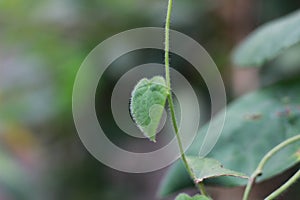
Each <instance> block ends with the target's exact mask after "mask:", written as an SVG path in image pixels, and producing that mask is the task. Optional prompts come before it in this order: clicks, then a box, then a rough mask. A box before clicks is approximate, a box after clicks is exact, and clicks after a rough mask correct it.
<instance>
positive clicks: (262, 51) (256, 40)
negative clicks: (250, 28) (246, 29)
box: [233, 10, 300, 67]
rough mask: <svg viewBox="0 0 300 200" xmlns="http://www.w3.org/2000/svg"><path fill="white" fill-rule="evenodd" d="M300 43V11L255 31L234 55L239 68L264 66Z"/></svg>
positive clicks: (234, 60)
mask: <svg viewBox="0 0 300 200" xmlns="http://www.w3.org/2000/svg"><path fill="white" fill-rule="evenodd" d="M299 41H300V10H298V11H296V12H294V13H292V14H289V15H287V16H285V17H282V18H280V19H277V20H274V21H272V22H269V23H267V24H265V25H263V26H262V27H260V28H258V29H257V30H256V31H254V32H253V33H252V34H250V36H248V37H247V38H246V40H245V41H244V42H242V43H241V44H240V45H239V46H238V47H237V48H236V49H235V50H234V53H233V62H234V63H235V64H236V65H237V66H242V67H251V66H257V67H259V66H262V65H263V64H264V63H265V62H267V61H269V60H271V59H273V58H275V57H276V56H277V55H279V54H280V53H281V52H282V51H283V50H285V49H286V48H288V47H291V46H293V45H295V44H297V43H298V42H299Z"/></svg>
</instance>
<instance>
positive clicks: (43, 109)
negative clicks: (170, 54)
mask: <svg viewBox="0 0 300 200" xmlns="http://www.w3.org/2000/svg"><path fill="white" fill-rule="evenodd" d="M166 5H167V0H152V1H149V0H89V1H84V0H26V1H24V0H0V200H35V199H43V200H53V199H57V200H60V199H61V200H63V199H72V200H83V199H105V200H113V199H122V200H127V199H128V200H140V199H143V200H153V199H158V197H157V195H156V192H157V189H158V187H159V182H160V180H161V179H162V176H163V174H164V172H165V171H166V169H162V170H160V171H157V172H153V173H147V174H126V173H122V172H118V171H115V170H113V169H110V168H108V167H106V166H104V165H102V164H101V163H100V162H98V161H97V160H96V159H94V158H93V157H92V156H91V155H90V154H89V153H88V152H87V150H86V149H85V148H84V146H83V145H82V143H81V141H80V140H79V137H78V135H77V133H76V130H75V127H74V124H73V119H72V109H71V103H72V87H73V82H74V79H75V75H76V72H77V70H78V68H79V66H80V64H81V62H82V61H83V59H84V58H85V56H86V55H87V54H88V53H89V52H90V51H91V50H92V49H93V48H94V47H95V46H96V45H97V44H99V43H100V42H101V41H103V40H105V39H106V38H108V37H110V36H112V35H114V34H117V33H119V32H121V31H125V30H128V29H132V28H138V27H147V26H155V27H163V26H164V21H165V13H166ZM298 8H300V2H299V1H298V0H294V1H293V0H286V1H282V0H243V1H239V0H222V1H221V0H202V1H199V0H185V1H179V0H178V1H176V0H175V2H174V11H173V16H172V24H171V26H172V29H175V30H177V31H180V32H183V33H185V34H187V35H189V36H191V37H192V38H194V39H195V40H197V41H198V42H199V43H200V44H201V45H203V47H204V48H205V49H206V50H207V51H208V52H209V54H210V55H211V57H212V58H213V59H214V61H215V62H216V64H217V66H218V67H219V70H220V72H221V73H222V76H223V79H224V83H225V86H226V90H227V95H228V100H229V101H230V100H232V99H233V98H235V97H237V96H239V95H242V94H243V93H246V92H248V91H250V90H253V89H255V88H257V87H259V85H264V84H268V83H270V82H272V81H273V80H275V79H276V78H278V76H284V75H287V76H288V75H289V73H286V74H282V73H281V72H278V71H276V70H272V73H273V74H272V73H271V74H270V72H269V71H268V66H266V67H265V68H264V70H263V71H262V72H258V71H256V70H253V69H248V70H246V69H243V70H236V69H234V68H233V66H232V65H231V63H230V53H231V51H232V49H233V47H234V46H235V45H236V44H237V43H238V42H239V41H241V40H242V39H243V38H245V36H246V35H247V34H248V33H250V32H251V31H252V30H254V29H255V28H256V27H257V26H259V25H261V24H263V23H265V22H267V21H269V20H272V19H275V18H278V17H280V16H283V15H285V14H287V13H289V12H292V11H294V10H296V9H298ZM298 50H299V47H298ZM298 52H299V51H298ZM293 55H294V57H292V58H291V57H290V58H291V59H288V60H289V61H290V62H291V66H293V62H292V61H293V59H294V60H295V59H297V58H298V57H299V56H297V55H299V53H298V54H295V51H294V54H293ZM298 59H299V58H298ZM148 62H158V63H163V52H160V51H151V50H147V51H142V52H136V53H133V54H131V55H129V57H128V58H122V59H120V60H119V61H117V62H116V63H114V66H112V67H111V69H110V71H108V72H107V73H106V75H105V77H104V78H103V79H101V81H100V83H99V92H98V95H97V110H98V112H99V113H101V115H102V116H107V119H104V121H103V122H102V123H103V124H104V125H105V127H106V128H107V129H109V130H110V131H109V137H110V138H111V139H112V140H114V141H115V142H116V143H120V144H124V145H126V144H129V143H130V141H128V140H130V139H128V137H126V136H123V135H122V132H121V131H120V130H119V129H118V128H117V127H116V125H115V123H114V122H113V119H112V116H111V111H110V110H109V109H108V108H109V107H110V106H109V104H110V101H109V100H108V99H107V98H106V97H110V94H111V92H112V89H113V86H114V84H115V83H116V81H117V80H118V78H119V77H120V76H121V75H122V74H120V72H123V73H124V70H125V71H126V69H129V68H130V66H135V65H137V64H143V63H148ZM176 62H177V64H176V66H180V67H177V68H178V70H179V71H181V72H182V73H183V74H184V75H185V76H186V77H187V78H188V80H190V81H191V83H192V85H193V87H194V88H195V89H196V90H199V91H201V94H203V95H202V97H201V98H202V102H204V105H207V107H209V96H208V94H207V92H206V87H205V84H204V83H203V81H202V79H201V77H197V76H194V75H193V74H194V73H193V71H192V67H185V64H184V63H183V64H182V65H181V64H178V62H179V63H180V62H181V61H180V60H179V59H176V57H175V56H174V58H173V59H172V63H176ZM298 64H299V63H298ZM124 65H126V67H125V68H124ZM122 67H123V68H122ZM119 69H120V71H118V70H119ZM292 69H293V67H291V70H292ZM111 72H113V73H111ZM115 72H117V73H115ZM293 73H294V72H293ZM266 74H267V75H266ZM204 110H205V109H204ZM204 116H205V115H204Z"/></svg>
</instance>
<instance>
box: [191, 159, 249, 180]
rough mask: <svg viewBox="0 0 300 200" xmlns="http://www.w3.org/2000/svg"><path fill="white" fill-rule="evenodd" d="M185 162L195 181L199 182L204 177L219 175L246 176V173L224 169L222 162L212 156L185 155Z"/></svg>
mask: <svg viewBox="0 0 300 200" xmlns="http://www.w3.org/2000/svg"><path fill="white" fill-rule="evenodd" d="M187 162H188V163H189V165H190V168H191V170H192V172H193V174H194V176H195V180H194V181H195V182H196V183H200V182H203V181H204V180H205V179H209V178H216V177H220V176H235V177H239V178H246V179H247V178H248V177H247V175H245V174H243V173H240V172H236V171H232V170H230V169H226V168H224V167H223V166H222V164H221V163H220V162H219V161H217V160H215V159H212V158H201V157H197V156H187Z"/></svg>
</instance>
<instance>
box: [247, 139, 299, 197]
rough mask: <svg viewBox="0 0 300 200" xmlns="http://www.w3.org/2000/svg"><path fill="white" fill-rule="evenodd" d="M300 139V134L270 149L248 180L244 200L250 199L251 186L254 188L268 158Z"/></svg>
mask: <svg viewBox="0 0 300 200" xmlns="http://www.w3.org/2000/svg"><path fill="white" fill-rule="evenodd" d="M299 140H300V135H296V136H294V137H292V138H289V139H287V140H285V141H284V142H282V143H280V144H279V145H277V146H276V147H274V148H273V149H272V150H271V151H269V152H268V153H267V154H266V155H265V156H264V157H263V159H262V160H261V161H260V163H259V164H258V166H257V168H256V170H255V171H254V172H253V174H252V175H251V177H250V179H249V181H248V184H247V186H246V189H245V193H244V196H243V200H248V198H249V195H250V191H251V188H252V186H253V184H254V183H255V181H256V178H257V177H258V176H260V175H261V174H262V170H263V168H264V166H265V165H266V163H267V162H268V160H270V158H271V157H272V156H273V155H275V154H276V153H277V152H278V151H280V150H281V149H283V148H284V147H286V146H288V145H289V144H291V143H294V142H297V141H299Z"/></svg>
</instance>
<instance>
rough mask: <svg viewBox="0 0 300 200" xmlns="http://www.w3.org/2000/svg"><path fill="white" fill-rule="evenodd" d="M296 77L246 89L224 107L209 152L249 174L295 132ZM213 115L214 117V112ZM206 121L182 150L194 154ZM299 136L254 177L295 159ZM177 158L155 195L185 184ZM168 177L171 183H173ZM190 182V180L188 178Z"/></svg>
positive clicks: (299, 126)
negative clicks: (219, 131)
mask: <svg viewBox="0 0 300 200" xmlns="http://www.w3.org/2000/svg"><path fill="white" fill-rule="evenodd" d="M299 94H300V79H299V78H298V80H297V79H295V80H289V81H285V82H280V83H277V84H275V85H272V86H270V87H268V88H264V89H261V90H258V91H255V92H252V93H250V94H248V95H245V96H244V97H241V98H240V99H238V100H236V101H235V102H233V103H232V104H230V105H229V106H228V107H227V115H226V117H227V120H226V122H225V124H224V128H223V131H222V134H221V136H220V138H219V140H218V143H217V144H216V146H215V147H214V149H213V150H212V151H211V152H210V154H209V157H212V158H214V159H217V160H219V161H220V162H221V163H222V164H223V165H224V166H226V167H227V168H229V169H234V170H236V171H241V172H243V173H246V174H251V173H252V172H253V171H254V170H255V169H256V167H257V165H258V163H259V162H260V160H261V158H262V157H263V156H264V155H265V154H266V153H267V152H268V151H269V150H270V149H272V148H273V147H275V146H276V145H277V144H279V143H281V142H282V141H284V140H285V139H288V138H290V137H293V136H295V135H297V134H299V132H300V96H299ZM213 121H215V122H218V121H220V120H219V118H218V115H217V116H216V117H215V118H214V119H213ZM207 129H208V124H207V125H206V126H204V127H203V128H202V129H201V130H200V133H199V134H197V136H196V138H195V140H194V142H193V144H192V145H191V147H190V149H189V150H188V151H187V154H189V155H198V153H199V150H200V148H201V146H202V143H203V139H202V138H203V137H201V135H205V133H206V131H207ZM299 152H300V142H297V143H295V144H291V145H290V146H288V147H286V148H285V149H283V150H282V151H280V152H279V153H278V154H277V155H275V156H274V158H271V160H270V161H269V163H270V164H268V165H267V166H266V167H265V170H264V173H263V174H262V176H260V177H259V179H258V182H260V181H264V180H266V179H269V178H271V177H273V176H275V175H278V174H280V173H282V172H284V171H285V170H287V169H289V168H290V167H292V166H294V165H295V164H297V163H299V162H300V156H299ZM184 171H185V169H184V167H182V164H181V163H180V162H178V163H176V164H175V165H174V166H173V167H172V168H171V169H170V170H169V172H168V173H167V175H166V179H165V180H163V184H162V185H161V189H160V193H161V195H164V196H166V195H168V194H171V193H172V192H176V191H178V190H180V189H183V188H185V187H187V184H188V182H187V181H185V182H184V181H181V182H180V183H181V185H179V182H176V180H186V178H185V177H183V176H188V175H186V173H183V172H184ZM174 183H176V184H175V185H174ZM208 184H215V185H219V186H240V185H245V184H246V181H245V180H243V179H238V178H227V177H222V178H216V179H211V180H210V181H209V183H208ZM190 186H191V187H192V186H193V185H192V184H190Z"/></svg>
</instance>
